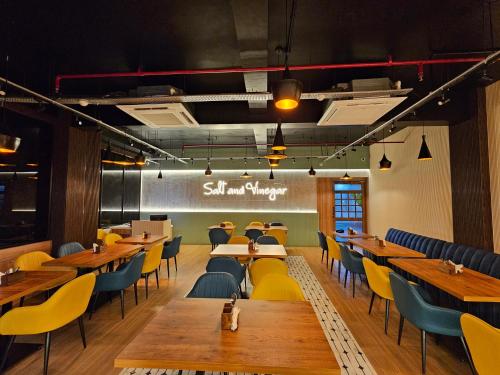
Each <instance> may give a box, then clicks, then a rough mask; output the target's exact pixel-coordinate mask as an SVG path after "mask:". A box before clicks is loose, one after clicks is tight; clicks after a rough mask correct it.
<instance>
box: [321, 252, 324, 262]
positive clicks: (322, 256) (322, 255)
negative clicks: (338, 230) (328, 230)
mask: <svg viewBox="0 0 500 375" xmlns="http://www.w3.org/2000/svg"><path fill="white" fill-rule="evenodd" d="M324 257H325V249H323V251H322V252H321V263H323V258H324Z"/></svg>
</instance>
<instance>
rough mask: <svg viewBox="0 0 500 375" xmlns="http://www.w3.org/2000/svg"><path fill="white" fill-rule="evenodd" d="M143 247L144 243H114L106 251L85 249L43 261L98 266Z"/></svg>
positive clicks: (46, 263)
mask: <svg viewBox="0 0 500 375" xmlns="http://www.w3.org/2000/svg"><path fill="white" fill-rule="evenodd" d="M142 248H143V245H140V244H139V245H124V244H114V245H110V246H104V251H101V252H100V253H99V254H94V253H93V252H92V250H84V251H80V252H79V253H74V254H71V255H66V256H63V257H61V258H57V259H54V260H49V261H48V262H45V263H43V265H44V266H49V267H51V266H58V267H59V266H69V267H76V268H98V267H102V266H104V265H106V264H108V263H109V262H112V261H114V260H117V259H120V258H127V257H129V256H132V255H134V254H136V253H138V252H139V251H140V250H141V249H142Z"/></svg>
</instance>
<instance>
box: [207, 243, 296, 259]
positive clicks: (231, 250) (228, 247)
mask: <svg viewBox="0 0 500 375" xmlns="http://www.w3.org/2000/svg"><path fill="white" fill-rule="evenodd" d="M256 246H257V251H256V252H253V253H249V252H248V245H246V244H245V245H233V244H222V245H218V246H217V247H216V248H215V249H214V250H213V251H212V252H211V253H210V256H212V257H221V256H227V257H253V258H280V259H282V258H286V257H287V255H288V254H287V253H286V250H285V247H284V246H283V245H262V244H256Z"/></svg>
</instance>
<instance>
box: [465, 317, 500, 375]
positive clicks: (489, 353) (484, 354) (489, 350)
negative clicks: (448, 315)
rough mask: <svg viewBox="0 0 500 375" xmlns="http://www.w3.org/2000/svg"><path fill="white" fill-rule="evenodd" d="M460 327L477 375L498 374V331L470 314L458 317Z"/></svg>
mask: <svg viewBox="0 0 500 375" xmlns="http://www.w3.org/2000/svg"><path fill="white" fill-rule="evenodd" d="M460 325H461V326H462V331H463V332H464V336H465V341H466V342H467V345H468V347H469V350H470V353H471V356H472V362H473V363H474V367H475V368H476V371H477V373H478V375H494V374H498V371H499V369H500V329H498V328H495V327H493V326H491V325H489V324H488V323H486V322H485V321H483V320H481V319H479V318H477V317H475V316H474V315H471V314H463V315H462V316H461V317H460Z"/></svg>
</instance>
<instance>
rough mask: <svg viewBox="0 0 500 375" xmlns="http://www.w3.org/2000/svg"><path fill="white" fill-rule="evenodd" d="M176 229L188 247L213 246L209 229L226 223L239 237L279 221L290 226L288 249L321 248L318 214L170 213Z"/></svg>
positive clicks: (145, 215) (143, 216) (146, 215)
mask: <svg viewBox="0 0 500 375" xmlns="http://www.w3.org/2000/svg"><path fill="white" fill-rule="evenodd" d="M168 217H169V219H172V225H173V226H174V235H176V236H177V235H181V236H182V242H183V243H184V244H193V245H194V244H196V245H199V244H210V241H209V239H208V229H207V228H208V227H209V226H210V225H215V224H218V223H220V222H222V221H231V222H233V224H235V225H236V230H235V234H238V235H243V234H245V227H246V226H247V225H248V223H250V222H251V221H262V222H270V221H279V222H282V223H283V224H285V225H286V226H287V227H288V242H287V246H318V237H317V233H316V231H317V230H318V214H317V213H280V212H273V213H251V212H173V213H168ZM141 218H142V219H148V218H149V214H148V213H147V212H141Z"/></svg>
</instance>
